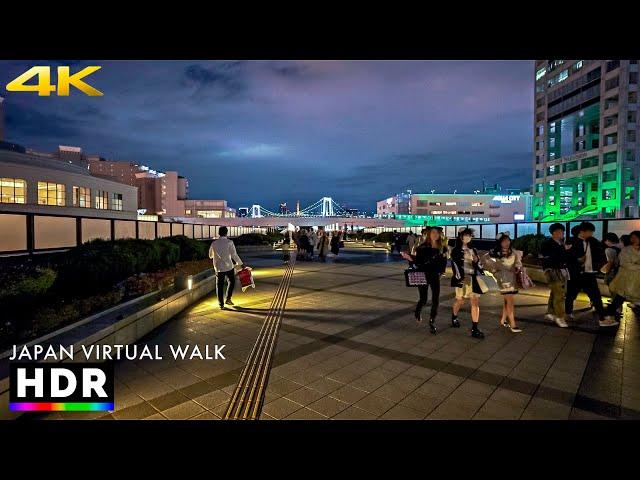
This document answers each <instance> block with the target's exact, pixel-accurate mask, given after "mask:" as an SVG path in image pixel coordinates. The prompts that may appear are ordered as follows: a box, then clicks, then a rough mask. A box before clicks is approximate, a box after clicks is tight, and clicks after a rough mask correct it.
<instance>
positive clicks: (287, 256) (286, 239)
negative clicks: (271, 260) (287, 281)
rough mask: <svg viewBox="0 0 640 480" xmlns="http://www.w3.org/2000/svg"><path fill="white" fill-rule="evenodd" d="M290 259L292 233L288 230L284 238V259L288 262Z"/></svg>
mask: <svg viewBox="0 0 640 480" xmlns="http://www.w3.org/2000/svg"><path fill="white" fill-rule="evenodd" d="M289 260H291V234H290V233H289V231H286V232H285V233H284V240H282V261H283V263H287V262H288V261H289Z"/></svg>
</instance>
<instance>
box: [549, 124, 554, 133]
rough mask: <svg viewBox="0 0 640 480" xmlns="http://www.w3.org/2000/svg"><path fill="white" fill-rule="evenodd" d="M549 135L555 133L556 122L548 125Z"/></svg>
mask: <svg viewBox="0 0 640 480" xmlns="http://www.w3.org/2000/svg"><path fill="white" fill-rule="evenodd" d="M549 133H556V122H551V123H550V124H549Z"/></svg>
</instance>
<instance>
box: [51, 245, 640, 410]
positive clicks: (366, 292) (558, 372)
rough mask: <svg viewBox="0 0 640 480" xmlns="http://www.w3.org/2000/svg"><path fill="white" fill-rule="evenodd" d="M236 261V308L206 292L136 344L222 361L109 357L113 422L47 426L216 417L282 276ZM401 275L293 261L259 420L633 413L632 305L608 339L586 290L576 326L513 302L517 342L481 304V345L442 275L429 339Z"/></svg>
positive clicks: (356, 263) (526, 296) (272, 265)
mask: <svg viewBox="0 0 640 480" xmlns="http://www.w3.org/2000/svg"><path fill="white" fill-rule="evenodd" d="M245 262H246V263H248V264H249V265H251V266H252V267H254V274H255V277H256V289H255V290H252V289H249V291H247V292H246V293H242V292H241V291H240V290H239V289H238V290H237V293H236V294H234V301H235V303H236V304H237V306H236V308H235V309H234V310H225V311H221V310H219V308H218V306H217V301H216V299H215V296H214V294H212V295H210V296H208V297H207V298H205V299H204V300H203V301H201V302H200V303H198V304H196V305H194V306H192V307H191V308H189V309H188V310H186V311H185V312H183V313H182V314H180V315H179V316H178V317H176V318H175V319H173V320H171V321H170V322H168V323H167V324H165V325H163V326H162V327H161V328H159V329H157V330H155V331H154V332H152V333H151V334H149V335H148V336H147V337H145V338H144V339H142V340H141V342H140V343H143V344H144V343H146V344H149V345H155V344H157V345H160V346H161V348H166V347H167V345H168V344H185V343H191V344H198V345H200V346H204V345H205V344H226V345H227V346H226V348H225V350H224V353H225V354H226V357H227V359H226V360H224V361H206V360H203V361H199V360H192V361H178V362H175V361H173V360H172V359H166V360H163V361H160V362H158V361H142V362H118V363H117V364H116V369H115V371H116V385H115V393H116V398H115V405H116V410H115V411H114V412H113V413H109V414H107V415H105V414H104V412H86V413H76V412H69V413H55V414H51V415H49V416H47V417H46V418H57V419H60V418H102V419H138V418H145V419H219V418H221V417H222V416H223V415H224V412H225V410H226V408H227V406H228V404H229V400H230V398H231V395H232V394H233V391H234V388H235V386H236V383H237V381H238V377H239V375H240V373H241V372H242V369H243V367H244V362H245V360H246V358H247V356H248V354H249V352H250V350H251V348H252V346H253V345H254V343H255V341H256V338H257V336H258V333H259V330H260V327H261V325H262V322H263V320H264V318H265V316H266V314H267V311H268V308H269V304H270V303H271V300H272V296H273V293H274V292H275V290H276V288H277V287H278V284H279V282H280V279H281V276H282V272H283V267H282V262H281V261H280V255H279V254H278V253H273V254H271V253H266V254H258V255H253V256H248V255H247V256H246V258H245ZM404 268H406V262H403V261H398V260H397V258H395V257H394V256H391V255H389V254H387V253H386V252H383V251H379V250H374V249H360V250H346V251H344V252H342V253H341V254H340V256H339V257H338V258H330V259H329V261H328V262H327V263H319V262H301V261H298V262H297V263H296V265H295V273H294V276H293V280H292V284H291V288H290V291H289V297H288V300H287V305H286V310H285V312H284V316H283V318H282V324H281V326H280V331H279V337H278V340H277V345H276V350H275V353H276V355H275V358H274V361H273V365H272V369H271V372H270V377H269V383H268V385H267V388H266V394H265V397H264V403H263V408H262V414H261V417H260V418H261V419H263V420H271V419H287V420H289V419H290V420H293V419H439V420H453V419H478V420H481V419H487V420H488V419H523V420H525V419H559V420H566V419H615V418H617V419H638V418H640V362H639V360H640V349H639V348H638V346H639V345H640V340H639V338H638V322H637V319H636V318H635V316H634V315H633V313H632V312H631V311H630V310H629V309H628V308H626V307H625V317H624V319H623V321H622V324H621V326H620V328H618V329H614V330H612V331H611V330H609V331H606V332H603V331H602V330H599V329H598V327H597V322H596V320H595V319H594V318H593V315H592V313H591V312H590V311H588V309H587V307H588V300H587V299H586V297H584V296H582V295H581V296H580V297H579V300H578V302H577V304H576V310H577V314H578V318H577V319H576V321H575V322H573V323H572V324H571V328H568V329H560V328H557V327H556V326H555V325H554V324H551V323H550V322H547V321H545V320H544V319H543V316H544V313H545V311H546V303H547V300H548V296H547V289H546V288H545V287H544V286H540V287H535V288H533V289H531V290H528V291H526V292H523V293H521V294H519V295H518V297H517V300H516V316H517V319H518V321H519V322H520V325H521V326H522V328H523V330H524V332H523V333H521V334H513V333H511V332H510V331H508V330H507V329H505V328H501V327H499V326H498V321H499V317H500V309H501V301H502V300H501V298H500V297H499V296H495V295H484V296H483V297H482V299H481V313H480V326H481V329H482V330H483V331H484V332H485V334H486V338H485V339H484V340H476V339H473V338H471V337H470V335H469V329H470V317H469V309H468V305H467V306H466V308H463V310H462V311H461V313H460V316H459V318H460V321H461V323H462V328H460V329H453V328H450V315H451V304H452V301H453V289H452V288H450V287H449V279H450V273H448V274H447V275H446V277H445V278H443V279H442V281H441V285H442V293H441V306H440V315H439V318H438V327H439V333H438V335H435V336H434V335H431V334H430V333H429V332H428V329H427V327H426V325H423V326H417V325H416V323H415V321H414V320H413V316H412V312H413V308H414V306H415V302H416V300H417V291H416V289H413V288H407V287H406V286H405V285H404V276H403V270H404ZM426 308H427V309H428V307H426ZM423 316H424V317H425V318H428V310H425V312H424V315H423Z"/></svg>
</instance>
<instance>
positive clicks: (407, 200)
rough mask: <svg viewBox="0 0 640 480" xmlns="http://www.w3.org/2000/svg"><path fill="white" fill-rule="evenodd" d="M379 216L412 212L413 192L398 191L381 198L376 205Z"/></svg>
mask: <svg viewBox="0 0 640 480" xmlns="http://www.w3.org/2000/svg"><path fill="white" fill-rule="evenodd" d="M376 213H377V214H378V216H379V217H385V216H390V215H396V214H405V215H406V214H409V213H411V193H410V192H406V193H398V194H396V195H394V196H393V197H389V198H386V199H384V200H380V201H379V202H377V205H376Z"/></svg>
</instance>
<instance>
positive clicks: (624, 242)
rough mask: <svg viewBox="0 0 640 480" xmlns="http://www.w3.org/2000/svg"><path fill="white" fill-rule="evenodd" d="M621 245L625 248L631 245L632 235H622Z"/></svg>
mask: <svg viewBox="0 0 640 480" xmlns="http://www.w3.org/2000/svg"><path fill="white" fill-rule="evenodd" d="M620 243H621V244H622V247H623V248H624V247H628V246H629V245H631V235H626V234H625V235H620Z"/></svg>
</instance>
